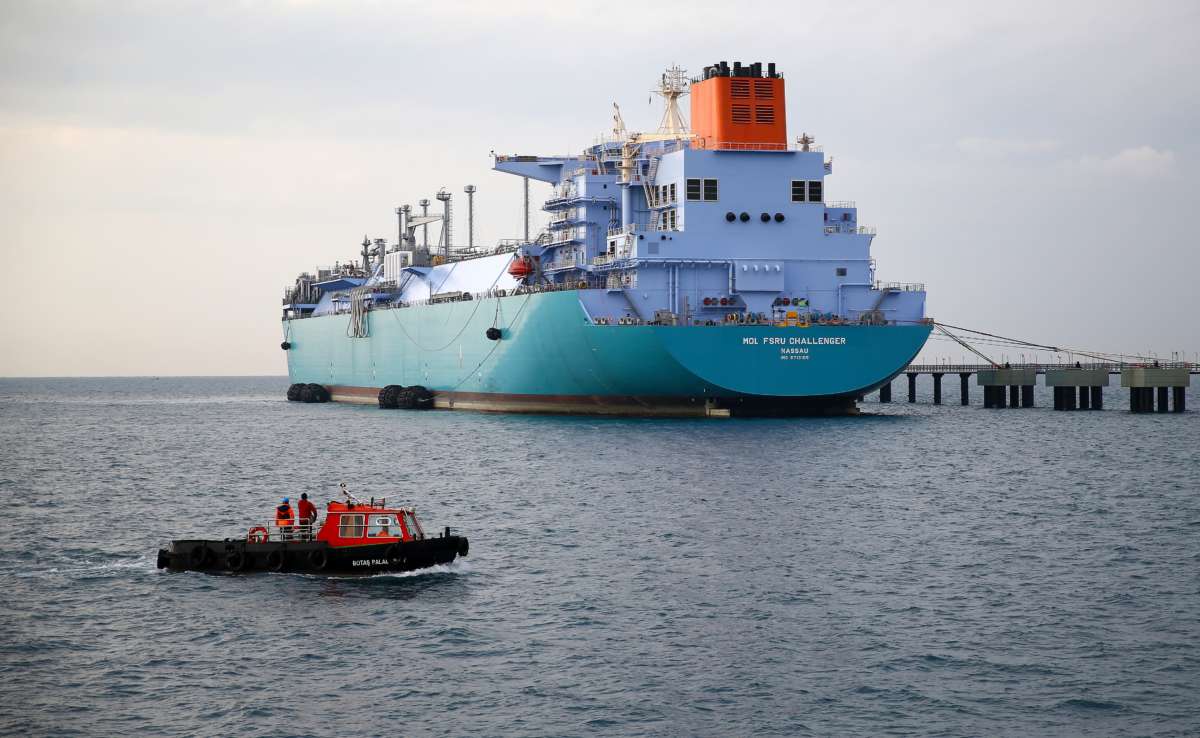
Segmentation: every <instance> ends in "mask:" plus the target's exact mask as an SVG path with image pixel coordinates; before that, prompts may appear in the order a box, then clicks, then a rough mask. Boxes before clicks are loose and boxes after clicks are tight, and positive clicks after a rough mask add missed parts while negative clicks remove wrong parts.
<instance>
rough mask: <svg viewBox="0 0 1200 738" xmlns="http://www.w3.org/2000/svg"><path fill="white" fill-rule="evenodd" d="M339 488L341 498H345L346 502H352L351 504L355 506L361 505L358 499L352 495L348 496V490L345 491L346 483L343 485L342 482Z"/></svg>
mask: <svg viewBox="0 0 1200 738" xmlns="http://www.w3.org/2000/svg"><path fill="white" fill-rule="evenodd" d="M341 487H342V495H343V496H345V498H346V499H347V500H349V501H351V502H353V503H354V504H356V505H361V504H362V500H360V499H358V498H357V497H355V496H354V495H352V494H350V490H348V489H346V483H345V482H342V484H341Z"/></svg>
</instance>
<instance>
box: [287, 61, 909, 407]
mask: <svg viewBox="0 0 1200 738" xmlns="http://www.w3.org/2000/svg"><path fill="white" fill-rule="evenodd" d="M656 92H658V93H659V94H660V95H661V96H662V97H663V98H664V100H665V103H666V109H665V112H664V115H663V120H662V124H661V126H660V127H659V129H658V131H657V132H656V133H653V134H641V133H634V132H629V131H626V130H625V125H624V123H623V122H622V120H621V115H620V111H619V109H616V112H615V115H614V117H613V120H614V125H613V134H612V135H611V136H605V137H604V138H603V140H601V141H600V142H599V143H597V144H595V145H593V146H591V147H589V148H587V149H585V150H584V151H583V152H582V153H581V154H579V155H577V156H503V155H493V156H494V168H495V169H496V170H498V171H501V172H507V173H509V174H514V175H517V176H520V177H525V178H527V179H526V188H527V189H526V193H528V180H537V181H541V182H547V183H549V184H551V185H552V186H553V194H552V196H551V198H550V199H549V200H547V201H546V202H545V204H544V206H543V208H544V210H545V211H547V213H549V222H548V225H547V227H546V229H545V230H544V231H543V232H542V233H540V234H539V235H536V236H535V237H533V238H530V237H529V236H528V235H526V237H525V238H524V239H519V240H513V241H506V242H501V243H500V244H499V245H498V246H497V247H495V248H494V249H479V248H475V247H474V244H473V243H472V244H471V245H470V247H469V248H466V249H460V250H455V249H453V248H451V229H450V224H451V222H452V219H451V212H450V194H449V193H448V192H446V191H445V190H443V191H441V192H439V193H438V196H437V199H438V200H440V201H441V205H442V211H443V212H442V213H441V214H436V213H435V214H430V213H429V201H428V200H423V201H421V206H422V211H421V212H420V213H417V212H416V211H414V210H413V209H412V208H411V207H408V206H405V207H402V208H397V211H396V212H397V215H398V216H399V221H400V222H399V231H400V233H399V238H398V242H397V243H395V244H389V243H387V242H386V241H385V240H383V239H376V240H375V241H374V242H371V241H369V240H364V243H363V247H362V252H361V258H362V261H361V262H357V261H356V262H351V263H350V264H349V265H348V266H338V267H335V268H332V269H321V270H318V271H317V273H316V274H308V273H306V274H302V275H301V276H300V277H299V278H298V279H297V281H296V284H295V286H294V287H293V288H290V289H289V290H288V291H287V293H286V296H285V298H284V307H283V324H284V343H283V347H284V348H285V349H286V350H287V357H288V372H289V374H290V375H291V379H292V382H294V383H295V384H294V385H293V388H292V389H291V390H290V391H289V397H290V398H293V399H300V398H303V399H306V400H309V401H312V400H317V401H320V400H324V399H333V400H341V401H347V402H371V403H375V402H379V403H380V404H381V405H382V406H385V407H386V406H391V407H395V406H396V405H397V404H399V405H400V406H402V407H412V406H414V405H417V406H420V405H422V404H424V405H426V406H430V405H431V406H436V407H440V408H454V409H472V410H498V411H516V412H569V413H602V414H627V415H803V414H834V413H849V412H854V411H855V408H856V405H855V402H856V400H857V399H858V398H860V397H861V396H862V395H863V394H864V393H867V392H869V391H871V390H872V389H875V388H877V387H879V386H880V385H882V384H883V383H884V382H887V381H889V380H891V378H892V377H894V376H895V375H896V374H898V373H899V372H900V371H901V370H902V369H903V367H904V366H905V365H906V364H908V362H909V361H910V360H911V359H912V358H913V357H914V356H916V354H917V352H918V351H919V350H920V349H921V347H922V345H924V343H925V340H926V338H927V337H928V335H929V332H930V330H931V327H932V324H931V323H930V321H928V320H927V319H926V318H925V290H924V287H923V286H921V285H905V284H897V283H881V282H878V281H876V279H875V264H874V260H873V259H872V258H871V242H872V240H873V238H874V230H872V229H870V228H866V227H864V226H860V225H859V224H858V211H857V209H856V208H855V206H854V204H853V203H850V202H829V201H826V199H825V192H826V187H825V180H826V178H827V177H829V176H830V174H832V171H833V164H832V161H831V160H827V159H826V158H825V156H824V154H823V153H821V151H820V150H819V149H817V148H816V147H815V146H813V145H812V143H813V140H812V139H811V138H810V137H808V136H807V135H804V136H801V137H799V138H798V139H797V140H796V142H795V143H794V144H789V142H788V136H787V127H786V122H785V118H786V116H785V105H784V80H783V77H782V76H781V75H780V74H778V73H776V71H775V65H774V64H768V65H766V69H765V70H764V68H763V65H762V64H758V63H755V64H749V65H742V64H740V63H734V64H733V65H732V66H730V65H729V64H727V63H726V62H720V63H718V64H715V65H713V66H709V67H705V68H704V71H703V73H702V74H701V75H700V76H699V77H697V78H694V79H690V80H689V79H688V78H687V77H685V76H684V74H683V71H682V70H680V69H678V68H672V69H671V70H668V72H667V73H666V74H664V75H663V77H662V80H661V82H660V84H659V88H658V89H657V90H656ZM689 94H690V98H691V116H690V119H691V125H690V128H689V127H688V125H687V123H686V122H685V120H684V118H683V115H682V112H681V110H680V107H679V102H680V98H682V97H683V96H685V95H689ZM614 108H615V106H614ZM466 191H467V193H468V197H470V196H471V194H472V193H473V192H474V188H473V187H470V186H468V187H467V188H466ZM528 223H529V220H528V194H527V196H526V230H528ZM431 226H433V227H434V228H435V229H440V232H441V236H440V238H439V239H438V242H437V243H435V244H434V245H432V246H430V244H429V240H428V232H429V229H430V227H431ZM419 231H420V232H421V233H423V238H420V239H419V238H418V232H419ZM397 398H400V399H399V401H398V400H397Z"/></svg>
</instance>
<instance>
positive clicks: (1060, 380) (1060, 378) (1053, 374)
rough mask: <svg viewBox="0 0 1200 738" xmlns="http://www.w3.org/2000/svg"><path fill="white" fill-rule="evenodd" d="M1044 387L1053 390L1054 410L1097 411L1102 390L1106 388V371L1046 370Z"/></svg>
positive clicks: (1100, 405)
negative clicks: (1076, 408) (1077, 409)
mask: <svg viewBox="0 0 1200 738" xmlns="http://www.w3.org/2000/svg"><path fill="white" fill-rule="evenodd" d="M1046 386H1047V387H1053V388H1054V409H1055V410H1074V409H1075V407H1076V402H1077V401H1078V407H1079V409H1080V410H1099V409H1100V408H1101V407H1103V405H1104V403H1103V401H1102V400H1101V399H1100V398H1101V393H1102V392H1103V388H1104V387H1107V386H1108V370H1107V369H1082V368H1079V369H1071V368H1068V369H1047V370H1046Z"/></svg>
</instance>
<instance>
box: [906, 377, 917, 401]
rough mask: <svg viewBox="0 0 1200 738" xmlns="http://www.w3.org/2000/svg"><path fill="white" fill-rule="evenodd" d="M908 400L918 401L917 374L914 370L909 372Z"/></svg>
mask: <svg viewBox="0 0 1200 738" xmlns="http://www.w3.org/2000/svg"><path fill="white" fill-rule="evenodd" d="M908 401H909V402H916V401H917V375H916V374H915V373H913V372H909V373H908Z"/></svg>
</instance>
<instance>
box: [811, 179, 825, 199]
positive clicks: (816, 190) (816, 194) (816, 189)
mask: <svg viewBox="0 0 1200 738" xmlns="http://www.w3.org/2000/svg"><path fill="white" fill-rule="evenodd" d="M822 184H823V183H822V182H821V180H819V179H814V180H811V181H810V182H809V183H808V201H809V202H821V199H822V198H823V197H824V195H823V193H822V192H821V185H822Z"/></svg>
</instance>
